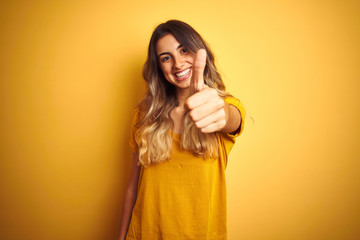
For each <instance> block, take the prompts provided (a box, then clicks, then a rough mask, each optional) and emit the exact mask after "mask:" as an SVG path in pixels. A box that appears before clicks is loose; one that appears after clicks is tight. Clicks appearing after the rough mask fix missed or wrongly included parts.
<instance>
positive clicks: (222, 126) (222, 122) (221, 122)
mask: <svg viewBox="0 0 360 240" xmlns="http://www.w3.org/2000/svg"><path fill="white" fill-rule="evenodd" d="M225 125H226V121H225V119H223V120H220V121H219V123H218V126H219V128H220V129H222V128H224V127H225Z"/></svg>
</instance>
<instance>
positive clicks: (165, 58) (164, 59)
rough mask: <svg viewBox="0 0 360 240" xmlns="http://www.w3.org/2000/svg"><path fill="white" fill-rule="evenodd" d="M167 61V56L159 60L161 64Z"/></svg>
mask: <svg viewBox="0 0 360 240" xmlns="http://www.w3.org/2000/svg"><path fill="white" fill-rule="evenodd" d="M169 59H170V57H169V56H166V57H163V58H162V59H161V62H165V61H167V60H169Z"/></svg>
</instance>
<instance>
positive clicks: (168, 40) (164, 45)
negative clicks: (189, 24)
mask: <svg viewBox="0 0 360 240" xmlns="http://www.w3.org/2000/svg"><path fill="white" fill-rule="evenodd" d="M179 45H180V43H179V42H178V40H177V39H176V38H175V37H174V35H172V34H170V33H169V34H166V35H165V36H163V37H162V38H160V39H159V40H158V41H157V43H156V53H157V54H158V55H159V54H160V53H163V52H173V51H176V49H177V48H178V46H179Z"/></svg>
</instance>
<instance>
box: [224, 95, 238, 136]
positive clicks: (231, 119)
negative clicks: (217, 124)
mask: <svg viewBox="0 0 360 240" xmlns="http://www.w3.org/2000/svg"><path fill="white" fill-rule="evenodd" d="M224 110H225V120H226V125H225V127H224V128H223V129H221V131H222V132H227V133H233V132H235V131H236V130H238V129H239V127H240V124H241V113H240V112H239V110H238V109H237V108H236V107H234V106H233V105H231V104H228V103H226V102H225V106H224Z"/></svg>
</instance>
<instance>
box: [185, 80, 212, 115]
mask: <svg viewBox="0 0 360 240" xmlns="http://www.w3.org/2000/svg"><path fill="white" fill-rule="evenodd" d="M204 86H205V87H204V88H203V90H202V91H200V92H197V93H195V94H193V95H191V96H190V97H189V98H188V99H187V100H186V102H185V106H186V107H187V108H188V109H189V110H193V109H195V108H197V107H199V106H201V105H203V104H205V103H207V102H213V101H215V100H216V99H219V94H218V92H217V91H216V90H215V89H214V88H209V87H207V86H206V85H204Z"/></svg>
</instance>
